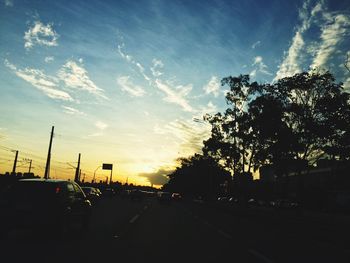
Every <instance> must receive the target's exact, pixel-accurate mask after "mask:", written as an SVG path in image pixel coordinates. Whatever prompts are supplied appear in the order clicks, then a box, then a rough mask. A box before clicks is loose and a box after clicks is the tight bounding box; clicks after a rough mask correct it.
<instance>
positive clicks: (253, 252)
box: [248, 249, 273, 263]
mask: <svg viewBox="0 0 350 263" xmlns="http://www.w3.org/2000/svg"><path fill="white" fill-rule="evenodd" d="M248 252H249V253H250V254H253V255H254V256H256V257H257V258H259V259H261V260H262V261H264V262H266V263H273V261H272V260H271V259H269V258H267V257H265V256H264V255H263V254H261V253H260V252H258V251H256V250H254V249H248Z"/></svg>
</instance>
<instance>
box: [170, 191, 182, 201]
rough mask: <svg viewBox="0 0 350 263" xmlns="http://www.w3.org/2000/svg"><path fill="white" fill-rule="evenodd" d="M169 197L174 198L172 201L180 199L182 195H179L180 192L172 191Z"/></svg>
mask: <svg viewBox="0 0 350 263" xmlns="http://www.w3.org/2000/svg"><path fill="white" fill-rule="evenodd" d="M171 199H172V200H174V201H181V200H182V196H181V194H180V193H172V195H171Z"/></svg>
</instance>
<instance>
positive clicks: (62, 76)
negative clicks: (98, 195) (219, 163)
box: [0, 0, 350, 186]
mask: <svg viewBox="0 0 350 263" xmlns="http://www.w3.org/2000/svg"><path fill="white" fill-rule="evenodd" d="M1 1H2V2H1V3H0V34H1V41H0V92H1V96H0V173H4V172H6V171H12V166H13V161H14V156H15V151H16V150H18V151H19V154H18V163H17V170H16V171H18V172H26V171H28V169H29V160H32V172H34V173H35V174H37V175H40V176H43V174H44V170H45V162H46V156H47V152H48V144H49V138H50V132H51V127H52V126H54V127H55V128H54V129H55V132H54V138H53V144H52V157H51V158H52V161H51V169H50V177H52V178H63V179H73V178H74V173H75V168H74V167H76V166H77V160H78V154H79V153H81V174H82V175H81V176H82V178H83V177H84V178H85V180H86V181H91V180H92V178H93V176H94V175H95V176H96V179H97V180H98V181H99V180H106V177H107V176H109V174H110V171H107V170H102V169H101V167H100V166H101V165H102V163H111V164H113V180H114V181H120V182H122V183H125V182H128V183H134V184H141V185H154V186H160V185H162V184H164V183H165V182H166V181H167V177H166V174H169V173H170V172H171V171H172V170H173V169H174V167H175V166H176V164H177V163H176V159H177V158H179V157H186V156H189V155H191V154H194V153H196V152H201V148H202V141H203V140H205V139H206V138H208V136H210V127H209V125H208V124H207V123H205V122H201V121H195V120H196V119H202V117H203V115H204V114H207V113H208V114H214V113H216V112H218V111H224V110H225V109H226V108H227V105H226V102H225V94H226V92H227V87H222V86H221V85H220V80H221V79H222V78H224V77H227V76H238V75H239V74H249V75H250V78H251V80H254V81H258V82H260V83H266V82H268V83H271V82H274V81H276V80H278V79H280V78H283V77H287V76H291V75H293V74H295V73H298V72H302V71H309V70H312V69H313V68H318V69H320V70H330V71H331V72H332V73H333V74H334V76H335V77H336V80H337V81H339V82H343V83H344V88H345V89H350V73H349V72H348V71H346V68H345V67H344V62H345V61H346V58H347V55H349V56H350V38H349V37H350V1H349V0H342V1H333V0H332V1H326V0H324V1H312V0H310V1H301V0H299V1H278V0H266V1H260V0H246V1H235V0H227V1H214V0H213V1H209V0H208V1H194V0H188V1H184V0H183V1H180V0H172V1H166V0H164V1H163V0H141V1H129V0H125V1H122V0H115V1H83V0H80V1H79V0H76V1H60V0H57V1H33V0H30V1H25V0H21V1H20V0H1Z"/></svg>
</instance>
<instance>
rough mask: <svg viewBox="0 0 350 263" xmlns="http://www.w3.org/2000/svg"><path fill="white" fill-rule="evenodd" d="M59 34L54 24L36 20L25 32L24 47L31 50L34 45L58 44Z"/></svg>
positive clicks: (49, 45) (50, 45)
mask: <svg viewBox="0 0 350 263" xmlns="http://www.w3.org/2000/svg"><path fill="white" fill-rule="evenodd" d="M58 38H59V35H58V34H57V33H56V31H55V30H54V29H53V24H46V25H45V24H43V23H42V22H40V21H35V22H34V23H33V24H32V25H31V26H30V27H29V29H28V31H26V32H25V33H24V47H25V48H26V49H27V50H29V49H31V48H32V47H34V45H40V46H48V47H52V46H58V43H57V39H58Z"/></svg>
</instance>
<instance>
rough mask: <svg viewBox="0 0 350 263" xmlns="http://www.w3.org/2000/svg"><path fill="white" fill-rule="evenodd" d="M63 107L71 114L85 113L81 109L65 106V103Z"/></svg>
mask: <svg viewBox="0 0 350 263" xmlns="http://www.w3.org/2000/svg"><path fill="white" fill-rule="evenodd" d="M61 107H62V108H63V112H64V113H67V114H69V115H85V113H84V112H82V111H79V110H77V109H75V108H72V107H68V106H64V105H62V106H61Z"/></svg>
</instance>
